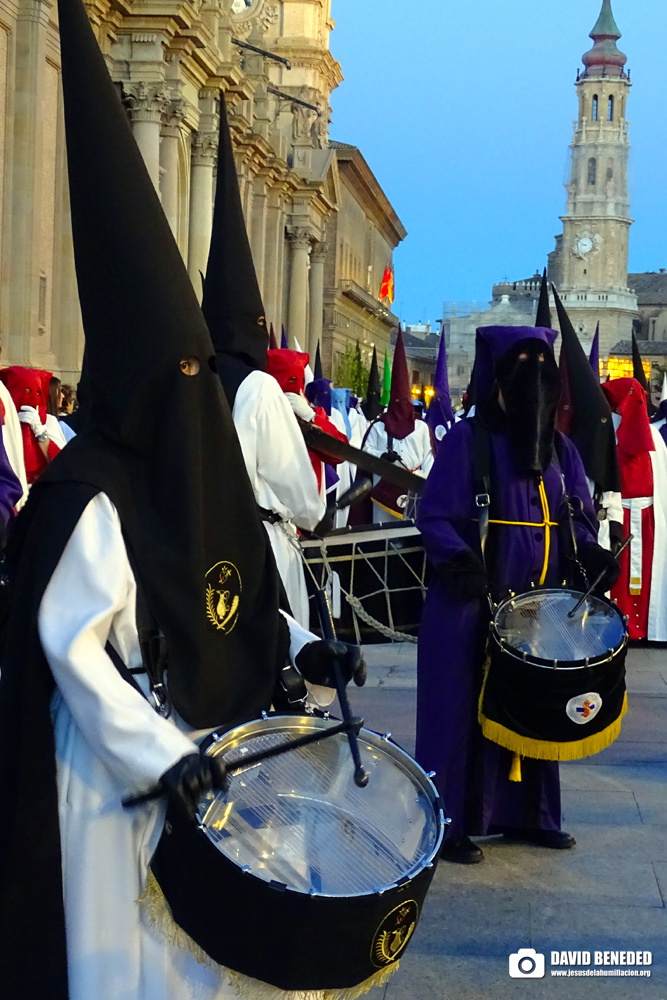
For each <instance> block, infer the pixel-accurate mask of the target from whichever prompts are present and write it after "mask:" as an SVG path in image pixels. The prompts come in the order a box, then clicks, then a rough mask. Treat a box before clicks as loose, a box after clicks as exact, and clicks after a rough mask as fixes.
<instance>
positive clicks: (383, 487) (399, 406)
mask: <svg viewBox="0 0 667 1000" xmlns="http://www.w3.org/2000/svg"><path fill="white" fill-rule="evenodd" d="M362 447H363V449H364V451H368V452H370V454H371V455H377V456H378V457H379V458H384V459H385V461H387V462H398V464H399V465H402V466H403V467H404V468H406V469H408V470H409V471H410V472H415V473H416V474H417V475H419V476H424V477H425V476H427V475H428V474H429V472H430V470H431V466H432V465H433V457H434V448H433V439H432V437H431V429H430V427H429V426H428V424H427V423H426V422H425V421H423V420H417V419H416V413H415V409H414V406H413V402H412V392H411V390H410V376H409V374H408V362H407V359H406V357H405V347H404V346H403V334H402V333H401V331H400V329H399V331H398V336H397V338H396V347H395V349H394V363H393V366H392V369H391V391H390V396H389V406H388V407H387V409H386V411H385V413H384V414H383V415H382V416H381V417H380V418H379V419H378V420H376V421H375V422H374V423H372V424H371V426H370V428H369V429H368V431H367V432H366V437H365V438H364V443H363V445H362ZM371 499H372V501H373V521H374V522H375V523H376V524H382V523H385V522H389V521H391V520H393V519H394V518H402V517H403V516H404V515H405V516H412V512H411V509H410V507H411V505H410V506H408V505H407V503H406V496H405V494H404V493H403V491H402V490H401V489H399V488H398V487H396V486H393V485H392V484H390V483H387V482H386V480H384V479H381V480H380V481H379V482H378V483H376V484H375V486H374V488H373V492H372V493H371Z"/></svg>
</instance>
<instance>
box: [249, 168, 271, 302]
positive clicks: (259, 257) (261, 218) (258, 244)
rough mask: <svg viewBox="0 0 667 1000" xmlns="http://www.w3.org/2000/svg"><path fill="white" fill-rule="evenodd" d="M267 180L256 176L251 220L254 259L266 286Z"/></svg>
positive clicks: (262, 286)
mask: <svg viewBox="0 0 667 1000" xmlns="http://www.w3.org/2000/svg"><path fill="white" fill-rule="evenodd" d="M265 185H266V181H265V179H264V178H263V177H257V178H255V182H254V187H255V191H254V195H253V199H252V218H251V220H250V227H249V228H250V246H251V248H252V259H253V261H254V263H255V271H256V272H257V281H258V282H259V287H260V288H264V261H265V251H266V203H267V195H266V186H265Z"/></svg>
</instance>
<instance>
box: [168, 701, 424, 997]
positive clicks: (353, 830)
mask: <svg viewBox="0 0 667 1000" xmlns="http://www.w3.org/2000/svg"><path fill="white" fill-rule="evenodd" d="M335 725H336V724H335V722H334V721H333V720H330V719H327V718H316V717H312V716H267V717H265V718H262V719H261V720H257V721H255V722H250V723H247V724H246V725H243V726H239V727H238V728H236V729H234V730H232V731H231V732H229V733H226V734H224V735H219V734H213V736H212V737H211V738H210V740H209V741H208V742H207V744H205V752H206V753H208V754H210V755H213V756H217V755H220V756H221V757H222V759H223V760H224V763H225V765H226V767H227V768H228V769H230V771H231V774H230V784H229V788H228V790H227V791H226V792H220V793H217V794H213V793H211V794H210V795H208V796H206V797H205V798H204V799H202V801H201V803H200V808H199V815H198V823H193V822H191V821H189V820H188V819H187V818H185V817H184V816H181V815H179V813H178V812H177V811H176V810H174V809H170V811H169V813H168V816H167V822H166V825H165V831H164V833H163V835H162V838H161V840H160V844H159V846H158V849H157V851H156V854H155V855H154V857H153V860H152V862H151V869H152V872H153V874H154V876H155V878H156V879H157V882H158V883H159V886H160V889H161V891H162V893H164V897H166V901H167V903H168V904H169V907H170V910H171V914H172V916H173V919H174V920H175V922H176V924H177V925H178V926H179V927H180V928H181V929H182V930H183V931H184V932H185V934H187V935H188V937H189V938H190V939H192V940H193V941H194V942H196V945H197V946H199V947H200V948H201V949H203V951H204V952H205V953H206V954H207V955H208V956H210V957H211V958H212V959H213V960H214V961H215V962H217V963H219V964H220V965H223V966H225V967H226V968H228V969H231V970H233V971H234V972H236V973H240V974H242V975H243V976H249V977H252V978H253V979H258V980H261V981H262V982H265V983H269V984H271V985H273V986H275V987H277V988H278V989H281V990H324V991H335V993H336V996H337V997H338V996H340V997H341V998H342V997H345V996H348V997H352V996H358V995H360V993H361V992H363V991H364V990H365V989H366V988H370V987H371V986H373V985H377V984H378V983H382V982H384V981H386V978H387V976H388V975H389V973H390V972H391V971H392V970H393V969H394V968H395V967H396V965H397V962H398V959H399V958H400V956H401V955H402V953H403V951H404V950H405V948H406V946H407V944H408V942H409V941H410V939H411V937H412V934H413V933H414V929H415V927H416V925H417V921H418V920H419V917H420V914H421V909H422V904H423V901H424V897H425V895H426V892H427V890H428V887H429V885H430V883H431V879H432V878H433V874H434V871H435V863H436V859H437V857H438V852H439V848H440V844H441V841H442V836H443V829H444V826H443V824H444V817H443V811H442V805H441V802H440V799H439V798H438V793H437V791H436V789H435V787H434V785H433V783H432V782H431V781H430V779H429V777H428V776H427V775H426V774H425V773H424V772H423V771H422V769H421V768H420V767H419V765H418V764H417V763H416V762H415V761H414V760H413V759H412V758H411V757H410V756H409V755H408V754H406V753H405V752H404V751H403V750H401V749H400V748H399V747H398V746H396V745H395V744H394V743H392V742H391V741H390V740H389V738H388V737H381V736H378V735H377V734H375V733H372V732H369V731H368V730H365V729H362V730H361V733H360V735H359V747H360V751H361V756H362V760H363V764H364V767H365V768H366V770H367V771H368V773H369V776H370V780H369V781H368V784H367V785H366V787H363V788H362V787H359V786H358V785H357V784H356V783H355V780H354V768H353V766H352V762H351V758H350V751H349V746H348V742H347V738H346V736H345V734H344V733H341V734H338V735H335V736H331V737H328V738H322V739H321V740H318V741H317V742H314V743H311V744H309V745H308V746H301V747H298V748H297V749H294V750H291V751H289V752H288V753H285V754H283V755H282V756H276V757H272V758H270V759H267V760H263V761H262V762H261V763H259V764H252V765H251V766H249V767H247V768H244V767H243V760H244V757H247V756H248V755H250V754H256V753H257V752H258V751H264V750H266V749H267V748H269V747H274V746H275V745H276V744H277V743H284V742H285V741H290V740H295V739H297V738H299V737H302V736H304V734H311V733H317V732H321V733H322V736H323V737H324V736H325V734H326V731H327V729H330V728H331V727H334V726H335ZM237 768H238V769H237Z"/></svg>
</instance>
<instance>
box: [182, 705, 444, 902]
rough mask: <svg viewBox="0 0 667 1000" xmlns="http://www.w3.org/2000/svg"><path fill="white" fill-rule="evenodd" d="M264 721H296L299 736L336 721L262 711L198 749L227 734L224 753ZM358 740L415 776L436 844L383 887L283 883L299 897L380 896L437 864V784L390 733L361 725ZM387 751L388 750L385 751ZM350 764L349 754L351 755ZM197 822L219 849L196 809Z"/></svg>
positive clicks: (440, 830)
mask: <svg viewBox="0 0 667 1000" xmlns="http://www.w3.org/2000/svg"><path fill="white" fill-rule="evenodd" d="M266 723H278V724H279V725H278V726H273V727H270V728H272V729H273V731H274V732H284V731H287V730H288V729H291V728H292V727H293V726H294V725H295V724H296V725H298V726H299V728H300V733H299V735H305V734H306V733H308V732H311V731H313V730H314V729H327V728H331V727H333V726H335V725H338V720H337V719H334V718H331V717H330V716H328V715H327V716H325V717H320V716H316V715H285V714H284V713H275V712H270V713H269V712H263V713H262V717H261V718H260V719H251V720H250V721H249V722H244V723H242V724H241V725H239V726H234V728H233V729H230V730H227V731H226V732H224V733H218V732H217V730H214V731H213V732H212V733H211V734H210V735H209V736H208V737H206V738H205V739H204V740H203V741H202V743H201V744H200V750H202V751H203V752H204V753H206V754H207V755H209V756H211V755H212V754H211V751H212V750H213V749H214V748H215V747H219V746H220V744H221V743H223V742H226V740H227V738H228V737H229V738H233V737H236V738H235V741H234V743H233V744H231V745H228V746H226V747H225V748H224V750H225V752H227V751H228V750H233V749H235V747H237V746H238V745H239V743H240V742H241V731H242V730H247V729H248V727H252V731H251V732H250V734H249V735H250V736H251V737H253V736H256V735H258V734H259V733H260V732H261V730H262V727H264V726H266ZM304 723H307V725H303V724H304ZM288 724H291V725H288ZM245 735H248V733H246V734H245ZM359 741H360V743H361V744H362V745H363V743H365V742H368V743H370V744H371V745H372V746H373V745H374V746H375V747H376V749H378V750H381V751H382V752H383V753H385V754H387V756H389V757H392V758H393V760H394V763H397V764H399V765H401V766H402V767H403V768H404V770H405V771H407V772H408V773H409V774H410V775H411V777H412V778H413V779H415V780H416V781H417V782H418V784H419V785H420V786H421V787H422V790H423V791H424V793H425V794H426V796H427V798H428V800H429V802H430V803H431V807H432V809H433V816H434V820H435V825H436V838H435V846H434V848H433V850H432V851H431V852H430V853H429V854H428V855H426V857H425V858H424V860H423V861H422V862H420V863H419V866H418V867H415V868H413V869H412V870H411V871H410V872H409V874H407V875H403V876H402V877H401V878H400V879H399V880H398V881H397V882H391V883H390V884H389V885H386V886H378V887H376V888H374V889H371V890H367V891H366V892H345V893H331V892H318V891H317V890H315V889H312V888H311V889H299V888H296V887H294V886H290V885H286V886H285V891H286V892H291V893H296V894H297V895H299V896H309V897H311V898H314V899H365V898H368V897H372V896H378V895H380V896H381V895H382V894H383V893H385V892H390V891H392V890H393V889H396V888H398V887H400V886H402V885H405V884H407V883H409V882H411V881H412V880H413V879H415V878H417V876H418V875H420V874H421V872H423V871H424V870H425V869H427V868H432V867H433V865H434V864H435V863H436V860H437V858H438V856H439V853H440V848H441V846H442V841H443V839H444V835H445V828H446V825H447V824H446V820H445V813H444V807H443V804H442V799H441V798H440V794H439V792H438V790H437V788H436V786H435V785H434V783H433V781H432V780H431V777H429V775H428V774H427V773H426V771H424V769H423V768H422V767H420V765H419V764H418V763H417V761H416V760H415V759H414V758H413V757H412V756H411V755H410V754H409V753H408V752H407V751H406V750H404V749H403V747H401V746H399V745H398V743H396V742H395V741H394V740H392V739H391V738H390V733H384V734H380V733H376V732H374V731H373V730H372V729H366V728H362V729H361V730H360V732H359ZM388 751H391V752H390V753H388ZM350 767H352V758H351V757H350ZM433 773H434V772H431V774H433ZM196 822H197V826H198V828H199V831H200V833H201V834H202V835H203V836H205V837H206V840H207V842H208V843H209V844H210V845H211V846H212V847H214V848H215V849H216V850H219V848H217V845H216V844H214V843H213V841H212V840H211V838H210V837H209V836H208V834H207V833H206V827H205V826H204V824H203V816H202V814H201V812H200V811H199V810H197V819H196ZM220 854H221V856H222V857H223V858H225V859H226V860H227V861H228V862H229V863H230V864H232V865H234V867H236V868H237V869H239V870H240V871H242V872H244V874H247V875H249V876H252V877H253V878H256V879H257V880H258V881H261V882H265V883H266V885H270V884H271V883H270V882H269V881H266V880H265V879H262V878H260V876H259V875H257V874H255V873H254V872H253V871H252V868H251V869H249V870H247V871H246V870H244V869H243V867H242V866H240V865H239V864H238V863H237V862H236V861H235V860H234V858H231V857H229V855H227V854H225V853H224V851H220Z"/></svg>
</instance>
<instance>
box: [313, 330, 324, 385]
mask: <svg viewBox="0 0 667 1000" xmlns="http://www.w3.org/2000/svg"><path fill="white" fill-rule="evenodd" d="M322 377H323V376H322V356H321V354H320V342H319V340H318V341H317V350H316V352H315V372H314V374H313V378H314V379H315V380H316V381H317V379H319V378H322Z"/></svg>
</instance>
